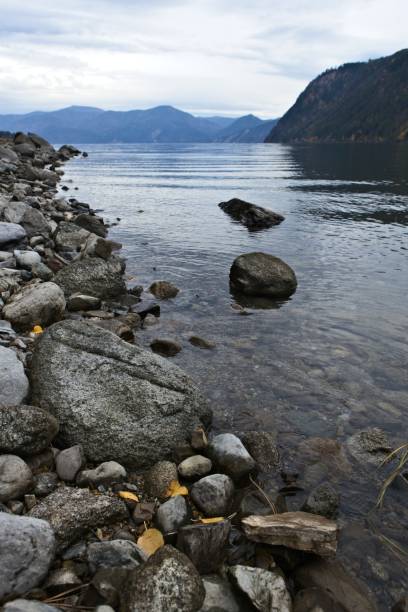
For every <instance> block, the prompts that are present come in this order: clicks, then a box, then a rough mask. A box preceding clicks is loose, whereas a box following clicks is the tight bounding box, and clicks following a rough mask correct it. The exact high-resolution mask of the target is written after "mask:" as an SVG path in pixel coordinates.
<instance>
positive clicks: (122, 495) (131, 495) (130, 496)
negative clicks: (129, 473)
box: [118, 491, 139, 502]
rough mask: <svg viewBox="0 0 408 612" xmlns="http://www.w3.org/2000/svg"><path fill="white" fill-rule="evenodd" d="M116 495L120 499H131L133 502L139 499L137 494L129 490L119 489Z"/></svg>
mask: <svg viewBox="0 0 408 612" xmlns="http://www.w3.org/2000/svg"><path fill="white" fill-rule="evenodd" d="M118 495H119V497H120V498H121V499H124V500H126V501H133V502H138V501H139V498H138V496H137V495H135V494H134V493H130V491H119V493H118Z"/></svg>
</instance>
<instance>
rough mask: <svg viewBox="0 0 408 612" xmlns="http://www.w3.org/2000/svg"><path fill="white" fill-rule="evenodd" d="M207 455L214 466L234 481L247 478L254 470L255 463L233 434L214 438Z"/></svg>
mask: <svg viewBox="0 0 408 612" xmlns="http://www.w3.org/2000/svg"><path fill="white" fill-rule="evenodd" d="M208 453H209V455H210V457H211V459H212V460H213V462H214V463H215V464H216V466H218V468H219V469H220V470H221V471H222V472H224V473H225V474H228V476H231V478H233V479H234V480H239V479H241V478H243V477H244V476H247V475H248V474H249V473H250V472H252V471H253V470H254V468H255V461H254V460H253V458H252V457H251V455H250V454H249V453H248V451H247V450H246V448H245V446H244V445H243V444H242V442H241V440H240V439H239V438H238V437H237V436H235V435H234V434H230V433H225V434H219V435H218V436H215V438H213V439H212V440H211V442H210V444H209V447H208Z"/></svg>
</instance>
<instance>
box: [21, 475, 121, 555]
mask: <svg viewBox="0 0 408 612" xmlns="http://www.w3.org/2000/svg"><path fill="white" fill-rule="evenodd" d="M29 514H30V516H33V517H35V518H42V519H45V520H46V521H48V522H49V523H50V525H51V527H52V528H53V529H54V532H55V535H56V537H57V542H58V545H59V547H60V548H65V547H66V546H68V545H69V544H71V543H72V542H75V541H76V540H78V539H79V538H80V537H81V536H82V535H83V534H84V533H86V532H87V531H88V529H94V528H95V527H99V526H101V525H107V524H109V523H114V522H115V521H120V520H123V519H125V518H127V517H128V512H127V509H126V506H125V504H124V503H123V502H122V501H121V500H120V499H119V498H118V497H111V496H108V495H93V494H92V493H91V492H90V491H88V489H73V488H70V487H62V488H60V489H57V490H56V491H54V492H53V493H51V494H50V495H48V496H47V497H45V498H44V499H43V500H42V501H40V502H39V503H38V504H37V505H36V506H35V508H33V509H32V510H30V513H29Z"/></svg>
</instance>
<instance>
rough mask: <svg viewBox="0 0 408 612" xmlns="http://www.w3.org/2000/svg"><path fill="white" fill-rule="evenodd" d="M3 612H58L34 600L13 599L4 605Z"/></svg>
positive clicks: (52, 607)
mask: <svg viewBox="0 0 408 612" xmlns="http://www.w3.org/2000/svg"><path fill="white" fill-rule="evenodd" d="M3 611H4V612H59V611H58V609H57V608H54V606H49V605H48V604H45V603H43V602H42V601H35V600H34V599H15V600H14V601H9V602H8V603H6V604H5V606H4V608H3Z"/></svg>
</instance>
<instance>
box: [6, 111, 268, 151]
mask: <svg viewBox="0 0 408 612" xmlns="http://www.w3.org/2000/svg"><path fill="white" fill-rule="evenodd" d="M250 117H251V118H252V119H251V121H250V123H251V125H247V122H246V119H247V118H241V119H238V120H234V119H232V118H229V117H210V118H207V117H206V118H204V117H195V116H194V115H191V114H190V113H186V112H183V111H181V110H178V109H177V108H173V107H172V106H157V107H155V108H150V109H147V110H131V111H123V112H120V111H104V110H102V109H100V108H94V107H87V106H70V107H68V108H63V109H61V110H57V111H52V112H34V113H29V114H26V115H0V130H5V131H11V132H17V131H22V132H35V133H38V134H41V135H43V136H44V138H46V139H47V140H49V141H50V142H54V143H60V142H75V143H76V144H85V143H89V144H90V143H109V142H125V143H126V142H129V143H130V142H142V143H143V142H145V143H149V142H158V143H160V142H163V143H166V142H167V143H169V142H174V143H177V142H179V143H182V142H214V141H219V142H224V139H223V136H222V134H223V133H226V134H227V136H228V140H227V141H228V142H263V140H264V139H265V136H266V134H263V133H262V131H261V132H260V133H259V134H255V135H253V136H252V140H241V138H242V136H243V132H244V131H245V129H246V128H248V127H252V126H256V127H257V126H259V125H260V124H262V125H263V124H265V123H267V122H263V121H262V120H261V119H258V118H257V117H254V116H253V115H250ZM242 120H243V121H242ZM241 121H242V123H240V122H241ZM234 126H235V127H234ZM249 131H250V130H249ZM268 131H269V130H268ZM219 135H220V139H218V136H219ZM256 139H258V140H256Z"/></svg>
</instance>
